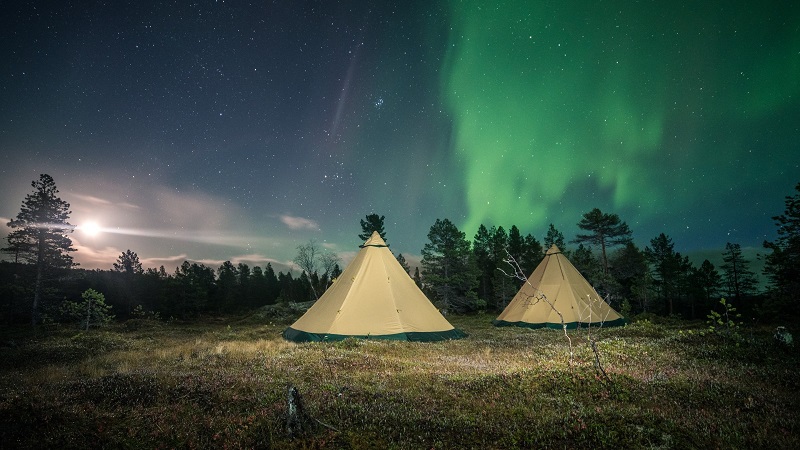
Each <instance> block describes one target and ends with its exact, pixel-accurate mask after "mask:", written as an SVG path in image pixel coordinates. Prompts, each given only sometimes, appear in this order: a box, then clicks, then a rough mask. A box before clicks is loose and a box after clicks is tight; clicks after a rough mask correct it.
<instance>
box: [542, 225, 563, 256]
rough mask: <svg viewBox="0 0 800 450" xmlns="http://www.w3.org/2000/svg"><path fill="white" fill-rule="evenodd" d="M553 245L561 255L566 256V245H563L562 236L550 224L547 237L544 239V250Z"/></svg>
mask: <svg viewBox="0 0 800 450" xmlns="http://www.w3.org/2000/svg"><path fill="white" fill-rule="evenodd" d="M554 244H555V246H556V247H558V248H559V249H560V250H561V253H563V254H565V255H566V254H567V253H566V252H567V245H566V244H565V243H564V234H563V233H561V232H560V231H558V230H557V229H556V227H555V226H554V225H553V224H552V223H551V224H550V227H549V228H548V229H547V235H545V237H544V248H545V250H546V249H549V248H550V247H552V246H553V245H554Z"/></svg>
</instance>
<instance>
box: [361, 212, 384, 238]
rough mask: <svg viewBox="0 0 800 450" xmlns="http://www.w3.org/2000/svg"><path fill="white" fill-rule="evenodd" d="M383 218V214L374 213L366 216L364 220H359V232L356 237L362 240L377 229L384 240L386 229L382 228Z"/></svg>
mask: <svg viewBox="0 0 800 450" xmlns="http://www.w3.org/2000/svg"><path fill="white" fill-rule="evenodd" d="M383 220H384V216H379V215H377V214H375V213H372V214H369V215H367V217H366V220H362V221H361V234H359V235H358V237H359V238H360V239H361V240H362V241H366V240H367V239H369V237H370V236H372V232H373V231H377V232H378V234H379V235H380V236H381V239H383V240H384V242H385V241H386V231H384V229H383Z"/></svg>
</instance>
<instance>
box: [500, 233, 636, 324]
mask: <svg viewBox="0 0 800 450" xmlns="http://www.w3.org/2000/svg"><path fill="white" fill-rule="evenodd" d="M545 298H546V299H547V300H549V301H550V303H552V304H553V306H554V307H555V308H556V309H557V310H558V311H559V312H560V313H561V315H562V316H563V317H564V323H565V324H566V325H567V327H568V328H577V327H579V326H589V325H591V326H596V325H597V326H599V325H602V326H604V327H613V326H619V325H624V324H625V319H624V318H623V317H622V316H620V315H619V313H617V312H616V311H614V309H613V308H611V306H609V305H608V303H606V302H605V301H603V299H602V298H601V297H600V295H599V294H598V293H597V292H596V291H595V290H594V288H592V286H591V285H590V284H589V282H588V281H586V279H585V278H583V275H581V274H580V272H578V269H576V268H575V266H573V265H572V263H571V262H569V260H568V259H567V258H566V257H565V256H564V255H563V254H562V253H561V250H559V249H558V247H556V246H555V245H553V246H552V247H550V249H549V250H547V253H546V254H545V257H544V259H543V260H542V262H541V263H539V265H538V266H537V267H536V269H535V270H534V271H533V273H532V274H531V276H530V277H528V282H527V283H525V284H524V285H522V287H521V288H520V290H519V292H517V295H515V296H514V298H513V299H512V300H511V303H509V304H508V306H507V307H506V309H505V310H503V312H502V313H501V314H500V315H499V316H497V319H495V320H494V321H493V323H494V324H495V325H496V326H498V327H502V326H512V325H514V326H519V327H528V328H543V327H548V328H561V326H562V325H561V317H559V315H558V313H557V312H556V311H554V310H553V308H552V307H551V306H550V304H548V302H547V301H545Z"/></svg>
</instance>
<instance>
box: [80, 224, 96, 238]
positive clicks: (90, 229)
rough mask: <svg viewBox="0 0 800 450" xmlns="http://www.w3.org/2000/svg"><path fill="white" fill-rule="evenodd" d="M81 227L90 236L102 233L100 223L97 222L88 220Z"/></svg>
mask: <svg viewBox="0 0 800 450" xmlns="http://www.w3.org/2000/svg"><path fill="white" fill-rule="evenodd" d="M80 229H81V231H82V232H83V233H85V234H86V235H88V236H97V235H98V234H99V233H100V225H98V224H97V222H86V223H84V224H83V225H81V226H80Z"/></svg>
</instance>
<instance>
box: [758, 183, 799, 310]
mask: <svg viewBox="0 0 800 450" xmlns="http://www.w3.org/2000/svg"><path fill="white" fill-rule="evenodd" d="M794 189H795V191H796V192H795V194H794V196H786V197H785V198H784V203H785V209H784V211H783V214H781V215H779V216H774V217H773V218H772V220H774V221H775V225H776V226H777V227H778V238H777V239H776V240H775V241H772V242H767V241H764V248H766V249H769V250H771V251H772V252H771V253H770V254H768V255H766V257H765V258H764V275H766V276H767V279H768V280H769V286H768V287H769V294H770V295H769V296H767V299H766V301H765V304H764V308H765V309H766V311H765V312H766V313H767V314H769V313H773V314H776V313H780V315H781V316H787V315H788V316H789V317H791V318H795V319H797V318H798V317H800V302H798V299H800V183H797V185H796V186H795V188H794Z"/></svg>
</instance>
